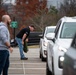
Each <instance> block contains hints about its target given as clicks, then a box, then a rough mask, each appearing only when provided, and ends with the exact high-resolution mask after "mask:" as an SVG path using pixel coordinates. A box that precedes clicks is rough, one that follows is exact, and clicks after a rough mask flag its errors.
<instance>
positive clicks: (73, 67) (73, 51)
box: [63, 34, 76, 75]
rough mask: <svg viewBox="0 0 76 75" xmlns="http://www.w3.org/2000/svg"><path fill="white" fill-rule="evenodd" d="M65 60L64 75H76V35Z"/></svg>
mask: <svg viewBox="0 0 76 75" xmlns="http://www.w3.org/2000/svg"><path fill="white" fill-rule="evenodd" d="M64 58H65V59H64V62H63V75H76V34H75V36H74V39H73V41H72V44H71V46H70V48H69V49H68V50H67V52H66V53H65V55H64Z"/></svg>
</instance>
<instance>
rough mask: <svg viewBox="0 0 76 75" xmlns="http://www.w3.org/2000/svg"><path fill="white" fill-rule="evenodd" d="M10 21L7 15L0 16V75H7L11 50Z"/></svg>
mask: <svg viewBox="0 0 76 75" xmlns="http://www.w3.org/2000/svg"><path fill="white" fill-rule="evenodd" d="M10 23H11V19H10V16H9V15H3V16H2V22H1V23H0V75H1V74H2V75H8V68H9V51H10V52H11V53H12V51H13V48H12V47H11V46H10V34H9V30H8V25H10Z"/></svg>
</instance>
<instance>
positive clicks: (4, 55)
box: [0, 50, 9, 75]
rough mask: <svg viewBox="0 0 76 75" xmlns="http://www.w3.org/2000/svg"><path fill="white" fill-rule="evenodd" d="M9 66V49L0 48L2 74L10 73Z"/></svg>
mask: <svg viewBox="0 0 76 75" xmlns="http://www.w3.org/2000/svg"><path fill="white" fill-rule="evenodd" d="M8 68H9V51H8V50H0V75H1V73H2V75H8Z"/></svg>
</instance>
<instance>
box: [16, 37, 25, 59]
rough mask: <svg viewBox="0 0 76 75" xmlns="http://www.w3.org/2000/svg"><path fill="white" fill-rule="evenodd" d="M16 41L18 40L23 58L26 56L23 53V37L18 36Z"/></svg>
mask: <svg viewBox="0 0 76 75" xmlns="http://www.w3.org/2000/svg"><path fill="white" fill-rule="evenodd" d="M16 41H17V43H18V46H19V51H20V56H21V58H24V57H25V55H24V53H23V44H22V39H20V38H17V37H16Z"/></svg>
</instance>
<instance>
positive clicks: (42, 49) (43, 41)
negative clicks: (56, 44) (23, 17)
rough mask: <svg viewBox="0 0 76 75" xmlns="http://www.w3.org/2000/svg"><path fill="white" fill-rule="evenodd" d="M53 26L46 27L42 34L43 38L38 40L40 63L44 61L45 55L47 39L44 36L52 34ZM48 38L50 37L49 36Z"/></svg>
mask: <svg viewBox="0 0 76 75" xmlns="http://www.w3.org/2000/svg"><path fill="white" fill-rule="evenodd" d="M54 30H55V26H47V27H46V28H45V30H44V32H43V37H42V38H41V39H40V51H39V53H40V55H39V57H40V58H41V60H42V61H45V59H46V55H47V43H48V39H47V38H46V35H47V34H48V33H54ZM49 36H50V35H49Z"/></svg>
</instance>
